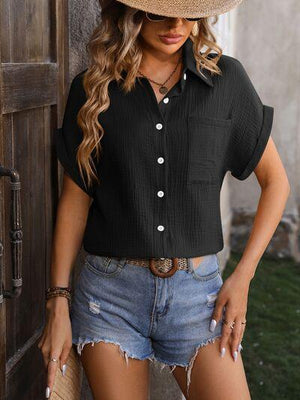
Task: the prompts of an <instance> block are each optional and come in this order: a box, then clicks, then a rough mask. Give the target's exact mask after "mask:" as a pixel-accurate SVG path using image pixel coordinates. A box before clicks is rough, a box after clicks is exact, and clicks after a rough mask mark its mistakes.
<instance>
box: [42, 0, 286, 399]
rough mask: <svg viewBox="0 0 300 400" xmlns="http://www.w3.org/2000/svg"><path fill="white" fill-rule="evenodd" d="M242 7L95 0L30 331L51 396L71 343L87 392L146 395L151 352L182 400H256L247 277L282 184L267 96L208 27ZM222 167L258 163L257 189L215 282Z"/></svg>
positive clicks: (245, 168) (72, 95) (60, 141)
mask: <svg viewBox="0 0 300 400" xmlns="http://www.w3.org/2000/svg"><path fill="white" fill-rule="evenodd" d="M137 3H139V4H137ZM238 3H240V1H239V0H229V1H214V2H212V1H203V0H202V1H200V0H199V1H194V0H193V1H187V2H184V4H182V3H180V4H179V5H178V4H173V3H171V2H168V1H163V2H161V1H150V0H149V1H147V2H137V1H134V0H126V1H119V2H116V1H109V2H106V3H105V4H102V14H101V17H102V18H101V24H100V26H99V27H98V28H97V29H96V30H95V32H94V34H93V36H92V38H91V41H90V43H89V51H90V55H91V65H90V67H89V68H88V69H87V70H84V71H82V72H81V73H80V74H78V75H77V76H76V77H75V78H74V79H73V81H72V84H71V88H70V92H69V97H68V101H67V105H66V110H65V114H64V120H63V126H62V129H60V130H58V132H57V135H56V137H55V139H56V149H57V154H58V158H59V160H60V162H61V163H62V165H63V167H64V169H65V172H66V173H65V174H64V183H63V192H62V195H61V197H60V201H59V207H58V212H57V222H56V228H55V234H54V240H53V256H52V267H51V287H50V288H49V290H48V292H47V296H48V295H49V297H47V310H48V319H47V324H46V327H45V330H44V332H43V335H42V338H41V340H40V342H39V348H40V349H41V350H42V352H43V356H44V362H45V365H46V366H47V368H48V382H47V384H48V387H47V389H46V397H48V396H49V393H50V392H51V390H52V387H53V380H54V375H55V371H56V368H58V367H60V368H62V369H64V368H63V366H64V365H65V363H66V360H67V358H68V354H69V351H70V348H71V345H72V342H73V344H75V345H77V351H78V353H79V354H81V360H82V364H83V367H84V369H85V373H86V375H87V378H88V381H89V383H90V386H91V390H92V392H93V396H94V398H95V399H109V400H113V399H120V398H121V399H122V400H126V399H135V400H139V399H141V400H145V399H147V393H148V368H149V361H150V360H154V359H156V360H158V361H160V362H161V363H162V366H166V365H168V366H169V367H170V368H171V371H172V372H173V374H174V376H175V378H176V380H177V382H178V384H179V386H180V388H181V390H182V392H183V394H184V395H185V397H186V398H187V399H198V398H200V397H201V399H216V398H222V399H223V400H226V399H230V400H234V399H237V400H240V399H243V400H246V399H250V394H249V389H248V386H247V381H246V377H245V372H244V367H243V362H242V357H241V354H240V350H241V348H242V347H241V341H242V337H243V334H244V331H245V323H246V311H247V298H248V291H249V285H250V282H251V279H252V278H253V276H254V274H255V269H256V267H257V264H258V262H259V260H260V258H261V256H262V254H263V252H264V250H265V249H266V246H267V244H268V243H269V241H270V239H271V237H272V235H273V233H274V231H275V229H276V226H277V225H278V223H279V221H280V218H281V216H282V212H283V210H284V207H285V203H286V199H287V197H288V194H289V190H290V188H289V183H288V179H287V176H286V173H285V170H284V168H283V166H282V163H281V161H280V158H279V155H278V153H277V151H276V148H275V145H274V142H273V140H272V138H271V136H270V133H271V127H272V121H273V108H272V107H270V106H267V105H264V104H263V103H262V102H261V100H260V98H259V96H258V94H257V93H256V91H255V89H254V87H253V85H252V83H251V81H250V79H249V77H248V75H247V73H246V71H245V69H244V68H243V66H242V64H241V63H240V62H239V61H238V60H237V59H235V58H233V57H230V56H226V55H222V51H221V49H220V47H219V46H218V45H217V44H216V43H215V38H214V36H213V34H212V33H211V30H210V26H209V23H208V17H209V16H210V15H217V14H220V13H223V12H226V11H228V10H230V9H231V8H233V7H234V6H236V5H237V4H238ZM137 7H138V8H137ZM203 45H206V46H207V47H208V50H207V51H206V52H205V53H202V52H201V51H200V50H201V49H202V47H203ZM211 50H215V51H216V53H211ZM77 150H78V151H77ZM227 171H230V172H231V174H232V175H233V176H234V177H236V178H237V179H240V180H243V179H245V178H247V177H248V176H249V175H250V173H251V172H253V171H254V172H255V175H256V177H257V179H258V182H259V184H260V186H261V190H262V194H261V197H260V200H259V204H258V210H257V215H256V218H255V221H254V226H253V230H252V232H251V235H250V238H249V240H248V242H247V245H246V248H245V251H244V253H243V255H242V258H241V260H240V261H239V263H238V265H237V267H236V268H235V270H234V272H233V273H232V274H231V275H230V276H229V277H228V278H227V279H226V281H225V282H223V279H222V277H221V274H220V269H219V260H218V256H217V252H219V251H220V250H221V249H222V248H223V237H222V226H221V219H220V209H219V208H220V207H219V200H220V197H219V195H220V189H221V186H222V181H223V178H224V175H225V173H226V172H227ZM91 200H93V202H91ZM82 239H83V244H84V248H85V250H86V252H87V255H86V258H85V263H84V265H83V268H82V269H81V272H80V275H79V278H78V281H77V284H76V286H75V288H74V296H73V299H72V307H71V310H70V314H69V308H68V301H67V298H66V296H67V297H68V291H67V289H66V288H67V287H68V282H69V276H70V272H71V268H72V265H73V262H74V260H75V258H76V256H77V253H78V251H79V248H80V246H81V242H82ZM55 286H58V287H60V288H61V289H60V290H58V291H57V290H56V291H55ZM51 293H52V295H53V296H50V295H51ZM120 353H121V355H122V356H124V358H125V361H126V362H125V363H124V359H123V357H120ZM55 361H57V362H55ZM58 362H59V363H58Z"/></svg>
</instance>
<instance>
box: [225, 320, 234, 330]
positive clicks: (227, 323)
mask: <svg viewBox="0 0 300 400" xmlns="http://www.w3.org/2000/svg"><path fill="white" fill-rule="evenodd" d="M223 323H224V324H226V325H229V322H228V321H226V319H223ZM234 324H235V322H234V321H233V322H232V323H231V324H230V325H229V328H231V329H233V328H234Z"/></svg>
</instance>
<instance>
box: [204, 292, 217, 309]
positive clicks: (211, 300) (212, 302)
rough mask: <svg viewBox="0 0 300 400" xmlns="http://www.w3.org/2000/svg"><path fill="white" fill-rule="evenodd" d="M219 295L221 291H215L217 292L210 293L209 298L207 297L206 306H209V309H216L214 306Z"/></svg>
mask: <svg viewBox="0 0 300 400" xmlns="http://www.w3.org/2000/svg"><path fill="white" fill-rule="evenodd" d="M218 293H219V290H217V291H215V292H212V293H209V294H208V295H207V296H206V301H207V302H206V305H207V306H209V307H214V305H215V302H216V299H217V297H218Z"/></svg>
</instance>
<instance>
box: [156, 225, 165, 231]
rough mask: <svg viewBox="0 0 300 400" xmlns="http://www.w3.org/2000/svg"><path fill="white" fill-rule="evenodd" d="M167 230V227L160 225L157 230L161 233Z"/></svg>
mask: <svg viewBox="0 0 300 400" xmlns="http://www.w3.org/2000/svg"><path fill="white" fill-rule="evenodd" d="M164 229H165V227H164V226H163V225H158V227H157V230H159V231H163V230H164Z"/></svg>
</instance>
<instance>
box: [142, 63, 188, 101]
mask: <svg viewBox="0 0 300 400" xmlns="http://www.w3.org/2000/svg"><path fill="white" fill-rule="evenodd" d="M181 60H182V56H181V57H179V60H178V62H177V64H176V67H175V68H174V70H173V72H172V73H171V75H170V76H169V77H168V79H167V80H166V81H165V82H164V83H159V82H155V81H153V80H152V79H150V78H148V77H147V76H146V75H144V74H143V73H142V72H140V70H138V72H139V74H141V75H142V76H143V77H144V78H147V79H149V81H151V82H153V83H155V84H156V85H158V86H160V88H159V89H158V90H159V92H160V93H161V94H166V93H168V90H169V89H168V87H167V86H165V84H166V83H167V82H168V81H169V80H170V79H171V77H172V76H173V75H174V73H175V71H176V70H177V67H178V65H179V63H180V61H181Z"/></svg>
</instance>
